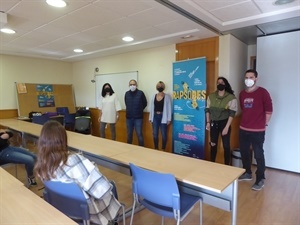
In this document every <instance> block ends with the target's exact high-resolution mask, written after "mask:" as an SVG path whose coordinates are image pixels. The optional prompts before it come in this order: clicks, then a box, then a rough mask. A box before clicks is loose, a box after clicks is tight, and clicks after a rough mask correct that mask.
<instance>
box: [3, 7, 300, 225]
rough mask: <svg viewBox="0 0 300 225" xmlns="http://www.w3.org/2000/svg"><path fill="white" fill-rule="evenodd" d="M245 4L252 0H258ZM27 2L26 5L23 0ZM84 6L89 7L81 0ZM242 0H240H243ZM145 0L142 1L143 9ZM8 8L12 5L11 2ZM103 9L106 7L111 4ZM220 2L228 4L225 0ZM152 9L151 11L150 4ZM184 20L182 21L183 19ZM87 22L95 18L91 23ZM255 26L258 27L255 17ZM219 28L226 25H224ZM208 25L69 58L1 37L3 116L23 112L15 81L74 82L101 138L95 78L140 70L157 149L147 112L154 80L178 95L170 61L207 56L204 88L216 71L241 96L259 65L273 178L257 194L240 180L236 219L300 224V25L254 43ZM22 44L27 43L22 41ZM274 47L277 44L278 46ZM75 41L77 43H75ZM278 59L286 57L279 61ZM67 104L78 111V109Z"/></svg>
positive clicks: (127, 189)
mask: <svg viewBox="0 0 300 225" xmlns="http://www.w3.org/2000/svg"><path fill="white" fill-rule="evenodd" d="M91 2H94V1H91ZM96 2H97V1H95V4H96ZM140 2H143V1H140ZM157 2H161V1H155V3H153V4H154V5H155V6H156V4H158V3H157ZM163 2H176V1H163ZM195 2H197V1H195ZM198 2H201V1H198ZM246 2H247V3H249V4H252V3H253V2H256V1H246ZM12 4H13V3H12ZM22 4H25V3H24V2H22ZM22 4H21V5H20V6H19V5H18V4H16V5H15V6H16V7H22ZM78 4H79V3H78ZM80 4H83V5H84V3H80ZM128 4H134V3H132V2H131V3H128ZM149 4H150V3H149ZM151 4H152V3H151ZM177 4H179V6H180V7H182V8H184V7H187V8H185V9H186V10H188V9H189V10H190V12H191V13H195V12H194V11H193V10H192V9H191V8H189V7H191V6H189V7H188V6H187V5H184V4H182V3H180V2H179V3H177ZM239 4H242V2H240V3H239ZM290 4H292V8H291V9H290V10H292V9H293V10H295V12H294V16H291V18H290V19H296V23H297V22H298V25H299V18H300V15H299V12H300V9H299V4H300V2H299V1H294V2H293V3H290ZM70 5H71V6H72V7H78V8H79V6H78V5H77V6H73V4H72V2H71V3H70ZM83 5H81V6H80V7H82V6H83ZM141 5H142V4H141ZM141 5H140V7H142V6H141ZM287 6H288V4H287ZM1 7H2V6H0V10H1V11H4V12H5V11H7V13H8V14H9V10H8V8H7V10H3V9H2V8H1ZM6 7H8V6H6ZM9 7H12V5H11V6H9ZM39 7H40V6H39ZM106 7H109V6H108V5H106ZM159 7H161V6H159ZM202 7H204V6H202ZM223 7H225V6H224V5H223ZM221 8H222V7H221ZM221 8H220V9H221ZM225 8H226V7H225ZM11 10H12V9H11ZM110 10H112V8H110ZM126 10H128V11H129V12H128V13H131V14H133V15H135V14H134V13H133V12H134V10H138V9H132V10H133V12H132V11H130V10H131V9H130V7H128V9H127V8H126ZM149 10H150V9H149ZM164 10H166V9H163V12H164ZM116 11H119V10H116ZM146 11H147V10H146ZM213 12H214V11H213ZM119 13H120V12H119ZM149 13H150V14H151V10H150V11H149ZM131 14H129V15H131ZM295 15H296V16H295ZM10 18H11V17H9V16H8V18H7V24H9V22H10ZM136 18H138V17H136ZM162 18H163V17H162ZM177 19H178V18H177ZM179 19H181V17H180V18H179ZM272 19H274V18H272ZM277 20H279V19H277ZM182 21H185V22H186V24H189V23H188V22H187V21H189V19H186V18H185V19H182ZM274 21H276V19H274ZM89 22H90V23H92V22H91V21H89ZM269 22H270V21H269ZM180 25H181V24H180ZM210 25H211V26H213V25H215V23H214V22H211V24H210ZM255 25H258V23H257V24H255ZM78 26H81V25H78ZM190 26H191V24H189V26H188V28H190ZM197 26H199V25H197ZM224 26H225V25H224ZM215 27H217V28H219V30H221V29H220V27H218V26H215ZM112 29H113V26H112ZM204 29H206V28H204ZM224 29H225V28H224ZM186 30H187V29H186ZM205 31H206V32H208V33H210V34H211V35H210V36H204V37H200V35H199V33H198V32H195V34H194V35H195V36H196V37H198V36H199V38H196V39H193V38H192V40H191V39H186V40H184V41H182V40H180V38H179V37H180V36H184V35H187V34H185V33H184V32H183V33H182V34H181V35H179V34H178V37H177V39H176V40H175V41H173V42H165V43H167V44H163V43H160V44H157V45H154V44H153V45H151V44H149V43H148V44H149V45H148V46H147V47H144V48H138V47H135V45H132V46H130V45H128V46H127V45H124V46H122V47H120V46H121V45H119V44H115V45H119V47H120V49H118V51H117V50H116V49H114V48H113V47H111V48H109V47H107V49H108V50H107V49H106V50H103V51H100V50H99V49H100V48H101V47H99V49H98V50H99V51H95V50H94V51H93V50H90V52H89V53H86V54H85V53H83V54H82V55H78V56H76V55H73V56H72V57H67V56H66V55H65V56H63V57H59V56H57V57H56V56H51V55H48V56H47V55H46V53H45V54H42V53H40V54H33V53H31V54H30V53H28V54H25V53H24V54H23V53H21V52H20V53H19V54H18V53H16V54H13V52H14V51H12V52H9V51H8V49H7V48H8V46H9V45H12V46H13V44H14V42H13V41H11V44H9V42H5V43H3V42H1V48H0V50H1V51H0V67H1V68H0V80H1V83H0V87H1V89H0V119H10V118H17V117H18V116H20V115H18V107H19V106H18V101H17V96H16V83H29V84H54V85H55V84H62V85H69V84H71V85H72V87H73V91H74V100H75V103H76V106H77V107H78V106H80V107H88V108H89V109H90V111H91V113H92V116H91V117H92V135H93V136H95V137H99V136H100V131H99V122H98V117H99V110H98V109H97V104H98V102H97V94H99V93H97V90H98V89H97V88H99V87H97V86H96V85H97V82H92V81H93V80H96V79H97V78H98V77H100V76H101V75H106V74H109V75H112V74H122V73H127V72H132V71H137V73H138V75H137V83H138V89H140V90H142V91H143V92H144V93H145V96H146V98H147V100H148V105H147V107H146V108H145V110H144V120H145V121H146V122H144V127H143V130H144V139H145V147H146V148H149V149H151V150H153V149H154V146H153V140H152V127H151V124H150V123H148V117H149V111H150V104H149V101H150V99H151V97H152V96H153V94H155V93H156V87H155V86H156V84H157V82H158V81H160V80H162V81H163V82H164V83H165V84H166V89H165V92H166V93H167V94H169V95H171V96H173V73H172V65H173V63H174V62H176V61H181V60H187V59H193V58H199V57H206V60H207V65H206V67H207V78H206V79H207V89H206V92H207V93H211V92H213V91H214V90H215V89H216V81H217V77H218V76H224V77H226V78H227V79H228V80H229V82H230V84H231V86H232V88H233V90H234V91H235V95H236V96H238V93H240V92H241V91H242V90H243V89H244V73H245V71H246V70H247V69H249V68H254V66H255V68H256V69H257V71H258V73H259V76H261V77H259V80H258V85H261V86H263V87H265V88H266V89H267V90H269V91H270V93H271V96H272V98H273V104H274V115H273V117H272V119H271V121H270V124H269V126H268V131H269V132H268V133H267V136H266V142H265V146H264V148H265V156H266V166H267V176H268V177H267V180H266V186H265V187H264V189H263V190H262V191H261V192H258V193H253V191H251V189H249V183H247V182H239V190H238V191H239V192H238V197H239V198H238V214H237V223H236V224H247V225H250V224H285V225H286V224H287V225H294V224H298V223H299V222H300V217H299V215H298V211H299V205H300V199H299V192H300V183H299V173H300V155H299V149H300V145H299V127H300V126H295V124H298V125H299V116H298V115H299V103H300V102H299V101H300V100H299V96H300V95H299V87H298V84H299V83H300V81H299V79H300V69H299V61H300V60H299V51H300V50H299V46H300V45H299V35H300V34H299V27H298V28H297V29H293V30H292V31H291V32H286V31H285V32H282V33H277V34H275V35H265V36H259V37H256V38H255V42H254V43H251V44H248V43H245V42H244V41H242V40H241V38H238V35H237V34H236V33H234V32H232V33H225V32H223V34H216V33H213V32H212V31H209V30H208V31H207V30H205ZM212 33H213V34H212ZM0 35H1V37H0V38H1V40H2V38H5V36H4V35H6V34H2V33H1V34H0ZM3 40H4V39H3ZM149 40H150V39H149ZM286 40H290V41H286ZM168 41H169V40H168ZM70 42H71V41H70ZM24 43H26V42H25V40H24ZM115 43H117V42H115ZM141 45H142V44H141ZM145 45H147V44H145ZM94 46H96V45H94ZM273 46H279V47H278V48H274V47H273ZM72 47H73V46H72ZM74 47H77V46H75V45H74ZM117 47H118V46H117ZM56 48H58V49H59V48H62V49H63V51H65V48H64V47H62V46H60V47H59V46H57V47H56ZM95 48H96V47H95ZM109 49H110V51H109ZM194 49H198V51H194ZM56 50H57V49H56ZM53 51H54V50H53ZM57 51H58V50H57ZM93 52H94V54H93ZM179 53H180V54H179ZM64 54H65V53H64ZM278 61H280V62H281V63H278ZM122 82H123V81H122ZM128 82H129V80H128ZM128 82H127V83H126V82H123V83H124V90H129V87H128ZM116 83H118V81H116ZM101 87H102V85H101ZM290 91H294V92H295V94H294V96H295V102H294V103H295V104H290V103H286V102H285V101H286V100H285V99H286V98H288V97H287V96H289V95H288V94H287V93H290ZM124 94H125V93H123V94H119V95H120V96H118V98H119V99H120V100H122V101H123V98H124ZM288 105H290V106H288ZM282 106H286V107H291V109H290V110H288V112H287V110H286V107H282ZM283 108H284V109H283ZM69 110H71V111H75V108H74V109H69ZM295 115H296V116H295ZM22 116H23V115H22ZM294 117H296V118H294ZM240 118H241V111H240V109H239V110H238V113H237V115H236V116H235V118H234V120H233V123H232V134H231V149H236V148H239V143H238V129H239V122H240ZM287 118H294V119H287ZM171 128H172V124H171ZM206 134H208V133H206ZM108 137H110V135H108ZM208 141H209V140H208V135H206V137H205V161H209V145H208ZM117 142H121V143H126V118H125V110H124V109H122V110H121V111H120V120H119V122H118V123H117ZM30 144H31V143H29V146H31V145H30ZM136 145H137V138H136V137H135V136H134V141H133V146H136ZM282 146H284V147H282ZM33 148H34V146H33ZM269 149H271V150H269ZM283 149H284V150H283ZM166 151H167V152H168V153H170V154H172V131H171V129H169V131H168V143H167V148H166ZM216 162H217V163H218V164H222V163H223V150H222V148H220V149H218V155H217V159H216ZM99 168H100V170H101V172H103V174H105V175H106V176H107V177H110V178H112V179H113V180H114V181H115V182H116V184H117V186H118V190H119V189H122V190H121V192H120V197H121V200H124V201H125V202H126V203H127V204H126V205H128V204H129V205H130V204H131V202H132V196H131V195H132V193H131V178H130V176H127V175H123V174H120V173H118V172H116V171H113V170H110V169H108V168H105V166H102V165H100V166H99ZM254 168H255V165H254ZM8 170H9V171H10V172H11V171H12V170H13V168H8ZM22 171H23V167H21V166H20V167H18V173H19V174H21V175H19V176H21V177H22V173H24V171H23V172H22ZM12 174H13V172H12ZM24 176H25V175H24ZM21 179H23V178H21ZM125 183H126V184H125ZM34 192H36V193H37V194H38V195H42V192H41V191H34ZM283 193H284V194H283ZM273 196H280V197H276V198H277V199H276V198H274V197H273ZM255 199H258V202H256V201H255ZM20 204H21V203H20ZM281 204H284V205H285V206H287V207H284V209H281V210H282V211H281V212H280V210H279V207H280V205H281ZM254 207H255V210H254V209H253V211H251V212H248V210H249V208H251V209H252V208H254ZM141 213H142V215H141V217H140V218H139V219H140V220H139V219H137V218H138V216H137V215H138V213H137V215H136V217H135V218H136V219H137V220H136V224H154V223H159V221H160V218H159V217H158V216H156V215H154V214H151V213H149V212H146V210H143V211H142V212H141ZM189 217H191V218H189ZM186 220H187V221H186ZM186 220H184V221H183V222H182V224H197V223H196V221H198V210H196V209H194V211H193V213H192V215H189V216H187V218H186ZM126 223H129V218H127V219H126ZM230 223H231V216H230V213H228V212H224V211H223V210H220V209H216V208H214V207H212V206H209V205H206V204H205V202H204V206H203V224H209V225H210V224H230ZM119 224H121V223H119ZM167 224H173V221H172V220H167Z"/></svg>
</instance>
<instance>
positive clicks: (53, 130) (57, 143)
mask: <svg viewBox="0 0 300 225" xmlns="http://www.w3.org/2000/svg"><path fill="white" fill-rule="evenodd" d="M67 145H68V139H67V132H66V130H65V128H64V127H63V126H62V125H61V124H60V123H59V122H57V121H54V120H49V121H48V122H46V123H45V124H44V126H43V128H42V131H41V134H40V137H39V140H38V155H37V162H36V164H35V168H34V170H35V173H36V175H37V176H38V177H40V179H41V180H50V179H51V178H55V177H54V176H55V175H54V173H55V171H56V170H57V169H58V168H59V166H60V164H61V163H62V165H65V164H66V162H67V159H68V146H67Z"/></svg>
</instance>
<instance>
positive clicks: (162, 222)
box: [161, 216, 165, 225]
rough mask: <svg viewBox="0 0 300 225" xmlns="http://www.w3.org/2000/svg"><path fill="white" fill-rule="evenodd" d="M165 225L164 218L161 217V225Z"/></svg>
mask: <svg viewBox="0 0 300 225" xmlns="http://www.w3.org/2000/svg"><path fill="white" fill-rule="evenodd" d="M164 224H165V218H164V217H163V216H162V217H161V225H164Z"/></svg>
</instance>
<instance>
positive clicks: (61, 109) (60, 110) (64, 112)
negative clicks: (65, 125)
mask: <svg viewBox="0 0 300 225" xmlns="http://www.w3.org/2000/svg"><path fill="white" fill-rule="evenodd" d="M56 113H57V114H58V115H63V116H65V115H67V114H69V108H68V107H56Z"/></svg>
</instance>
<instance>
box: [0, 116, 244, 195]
mask: <svg viewBox="0 0 300 225" xmlns="http://www.w3.org/2000/svg"><path fill="white" fill-rule="evenodd" d="M0 125H2V126H4V127H8V128H11V129H14V130H18V131H21V132H24V133H28V134H31V135H34V136H37V137H38V136H39V135H40V130H41V128H42V126H41V125H37V124H32V123H28V122H24V121H19V120H16V119H0ZM67 134H68V145H69V147H71V148H74V149H77V150H80V151H84V152H88V153H92V154H95V155H99V156H101V157H106V158H108V159H110V160H112V161H116V162H120V163H123V164H127V165H128V164H129V163H130V162H131V163H134V164H136V165H138V166H140V167H143V168H146V169H149V170H152V171H158V172H166V173H172V174H174V176H175V177H176V179H177V180H179V181H182V182H184V183H187V184H191V185H194V186H197V187H200V188H204V189H207V190H211V191H213V192H217V193H221V192H222V191H223V190H225V189H226V188H227V187H228V186H229V185H231V184H232V183H233V182H234V181H235V180H236V179H237V178H238V177H239V176H240V175H241V174H243V173H244V169H241V168H237V167H232V166H226V165H223V164H219V163H213V162H208V161H205V160H199V159H195V158H190V157H186V156H181V155H177V154H170V153H167V152H162V151H156V150H153V149H149V148H144V147H140V146H136V145H131V144H127V143H121V142H117V141H112V140H108V139H103V138H99V137H95V136H91V135H84V134H79V133H75V132H70V131H67Z"/></svg>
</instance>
